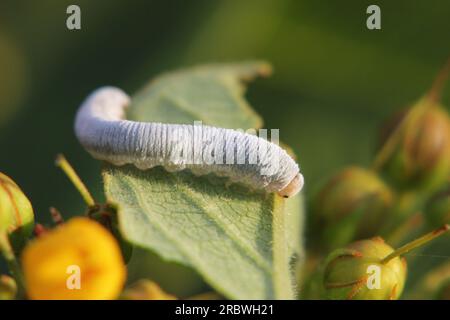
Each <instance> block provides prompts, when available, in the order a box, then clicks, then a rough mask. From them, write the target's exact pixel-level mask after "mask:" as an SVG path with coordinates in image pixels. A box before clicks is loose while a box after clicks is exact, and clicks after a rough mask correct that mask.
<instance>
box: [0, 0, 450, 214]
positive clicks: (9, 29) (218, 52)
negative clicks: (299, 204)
mask: <svg viewBox="0 0 450 320" xmlns="http://www.w3.org/2000/svg"><path fill="white" fill-rule="evenodd" d="M70 4H77V5H79V6H80V7H81V14H82V18H81V20H82V29H81V30H79V31H73V30H72V31H71V30H68V29H67V28H66V18H67V14H66V8H67V6H68V5H70ZM370 4H378V5H379V6H380V7H381V11H382V30H376V31H370V30H368V29H367V28H366V18H367V15H366V13H365V12H366V8H367V6H368V5H370ZM449 17H450V2H449V1H446V0H414V1H412V0H408V1H407V0H396V1H392V0H386V1H365V0H345V1H333V0H328V1H314V0H254V1H253V0H246V1H238V0H218V1H210V0H202V1H144V0H127V1H125V0H122V1H119V0H108V1H88V0H83V1H74V0H71V1H66V0H58V1H56V0H40V1H24V0H22V1H18V0H1V1H0V171H2V172H4V173H6V174H7V175H9V176H11V177H12V178H13V179H14V180H15V181H16V182H17V183H18V184H19V185H20V186H21V187H22V189H23V190H24V191H25V193H26V194H27V195H28V196H29V198H30V200H31V201H32V203H33V205H34V208H35V211H36V215H37V219H38V220H39V221H41V222H47V221H49V220H50V219H49V214H48V208H49V207H50V206H55V207H57V208H58V209H60V210H61V211H62V212H63V213H64V214H65V215H66V216H68V215H73V214H80V213H82V211H83V210H84V204H83V202H82V200H81V198H80V197H79V195H78V193H77V192H76V191H75V189H74V188H73V187H72V186H71V185H70V183H69V182H68V180H67V179H66V177H65V176H64V175H63V174H62V173H61V172H60V171H59V170H58V169H57V168H56V167H55V166H54V159H55V155H56V154H57V153H60V152H62V153H64V154H65V155H66V156H67V158H68V159H69V160H70V161H71V162H72V164H73V165H74V166H75V167H76V169H77V171H78V172H79V173H80V175H81V176H82V178H83V179H84V180H85V181H86V183H87V185H88V186H89V188H90V189H91V190H93V192H94V194H95V195H96V197H97V198H98V199H102V187H101V177H100V164H99V163H98V162H97V161H94V160H93V159H92V158H91V157H90V156H89V155H88V154H87V153H86V152H85V151H84V150H83V149H82V148H81V146H80V145H79V144H78V142H77V140H76V139H75V136H74V133H73V120H74V115H75V112H76V110H77V108H78V106H79V104H80V102H81V101H82V100H83V99H84V97H85V96H86V95H87V94H88V93H89V92H90V91H92V90H93V89H95V88H97V87H99V86H101V85H106V84H110V85H116V86H119V87H121V88H123V89H124V90H125V91H127V92H130V93H133V92H135V91H136V90H138V89H139V88H140V87H141V86H142V85H144V84H145V83H146V82H147V81H148V80H149V79H150V78H152V77H154V76H155V75H157V74H158V73H160V72H163V71H167V70H170V69H176V68H179V67H185V66H189V65H195V64H200V63H205V62H221V61H240V60H248V59H254V58H256V59H266V60H268V61H270V62H271V63H272V65H273V67H274V71H275V72H274V74H273V76H272V77H271V78H269V79H263V80H257V81H256V82H255V83H254V84H252V85H251V86H250V88H249V91H248V95H247V96H248V99H249V100H250V102H251V104H252V105H253V106H254V108H255V109H256V110H257V111H258V112H259V113H260V114H261V115H262V116H263V117H264V119H265V127H266V128H279V129H280V135H281V139H282V140H283V141H284V142H286V143H287V144H289V145H290V146H292V147H293V149H294V150H295V151H296V153H297V155H298V158H299V162H300V164H301V167H302V170H303V172H304V175H305V177H306V181H307V185H306V189H305V192H306V194H307V195H309V194H310V193H311V192H312V191H313V190H314V188H315V187H316V186H317V185H318V184H320V182H321V181H323V180H324V179H325V178H326V177H328V176H329V175H330V174H331V173H333V172H334V171H335V170H336V169H338V168H341V167H343V166H345V165H348V164H360V165H368V164H369V163H370V159H371V158H372V156H373V152H374V146H375V140H376V134H377V131H376V130H377V127H378V126H379V124H380V122H381V121H382V120H383V119H384V118H386V117H387V116H388V115H389V114H391V113H392V112H393V111H394V110H397V109H398V108H401V107H404V106H406V105H408V103H410V102H413V101H415V100H416V99H417V98H419V97H420V96H421V95H422V94H423V93H425V91H426V90H427V89H428V88H429V87H430V85H431V82H432V80H433V78H434V76H435V75H436V73H437V71H438V70H439V68H440V67H441V66H442V65H443V63H444V61H445V60H446V59H447V57H448V56H449V55H450V41H449V39H450V18H449ZM449 87H450V86H448V88H447V90H446V92H445V94H444V97H443V101H444V104H446V105H450V98H449V96H450V90H449Z"/></svg>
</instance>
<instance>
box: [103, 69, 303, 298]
mask: <svg viewBox="0 0 450 320" xmlns="http://www.w3.org/2000/svg"><path fill="white" fill-rule="evenodd" d="M268 73H270V67H269V65H267V64H265V63H261V62H250V63H241V64H218V65H205V66H201V67H195V68H191V69H186V70H182V71H178V72H173V73H167V74H164V75H162V76H160V77H158V78H157V79H155V80H154V81H152V82H151V83H150V84H149V85H148V86H147V87H145V88H144V89H143V90H142V91H140V92H139V93H138V94H137V95H136V96H135V97H134V98H133V100H132V105H131V107H130V109H129V118H130V119H133V120H138V121H148V122H150V121H154V122H157V121H158V122H165V123H193V121H194V120H195V121H198V120H201V121H203V123H204V124H206V125H214V126H221V127H227V128H244V129H247V128H258V127H260V126H261V124H262V122H261V119H260V117H259V116H258V115H257V114H256V113H255V112H254V111H253V110H252V109H251V108H250V106H249V105H248V104H247V102H246V101H245V99H244V98H243V93H244V89H245V88H244V86H243V82H242V81H244V80H245V81H248V80H250V79H252V78H254V77H255V76H257V75H267V74H268ZM103 176H104V182H105V191H106V195H107V197H108V200H109V201H111V202H113V203H115V204H116V205H117V206H118V213H119V223H120V229H121V231H122V233H123V235H124V237H125V238H126V239H128V240H129V241H130V242H132V243H133V244H135V245H137V246H139V247H142V248H145V249H148V250H151V251H153V252H155V253H157V254H158V255H160V256H161V257H162V258H164V259H167V260H168V261H173V262H177V263H180V264H183V265H186V266H189V267H192V268H193V269H194V270H196V271H197V272H198V273H199V274H200V275H201V276H202V277H203V278H204V279H205V280H206V281H207V282H208V283H209V284H210V285H211V286H212V287H213V288H214V289H216V290H217V291H218V292H220V293H221V294H223V295H224V296H225V297H227V298H230V299H275V298H280V299H289V298H293V297H294V293H293V285H292V283H293V279H292V276H291V274H292V272H291V271H292V270H291V267H290V261H291V258H292V256H293V255H294V253H296V254H301V225H302V221H301V219H302V212H301V201H300V199H299V198H297V197H294V198H293V199H289V200H288V201H285V200H284V199H281V198H280V197H278V196H276V195H274V194H265V193H262V192H252V191H250V190H248V189H247V188H245V187H243V186H239V185H231V186H227V185H226V179H225V178H219V177H216V176H213V175H208V176H203V177H196V176H194V175H193V174H192V173H190V172H189V171H182V172H176V173H170V172H167V171H166V170H164V169H163V168H161V167H157V168H153V169H151V170H146V171H141V170H138V169H136V168H135V167H134V166H131V165H128V166H124V167H115V166H113V165H109V164H106V165H105V167H104V171H103Z"/></svg>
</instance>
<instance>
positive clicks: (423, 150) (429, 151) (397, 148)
mask: <svg viewBox="0 0 450 320" xmlns="http://www.w3.org/2000/svg"><path fill="white" fill-rule="evenodd" d="M380 147H381V151H380V152H379V153H378V155H379V156H380V157H377V160H376V164H375V165H376V166H377V167H379V168H380V169H382V171H383V172H384V174H385V175H386V177H387V178H388V179H389V180H390V181H391V182H392V183H393V184H395V185H396V186H397V187H399V188H401V189H419V190H422V191H426V192H432V191H434V190H436V188H438V187H440V186H441V185H442V184H443V183H444V182H445V181H446V180H447V179H448V176H449V174H450V119H449V116H448V114H447V112H446V111H445V110H444V108H442V107H441V106H440V105H439V104H436V103H435V102H433V100H431V99H429V98H428V97H426V98H423V99H421V100H420V101H419V102H418V103H417V104H416V105H414V106H413V107H412V108H410V109H409V110H407V111H403V112H401V113H400V114H397V115H395V116H394V117H393V118H392V119H391V120H390V121H389V122H388V124H387V125H385V126H384V129H382V134H381V143H380Z"/></svg>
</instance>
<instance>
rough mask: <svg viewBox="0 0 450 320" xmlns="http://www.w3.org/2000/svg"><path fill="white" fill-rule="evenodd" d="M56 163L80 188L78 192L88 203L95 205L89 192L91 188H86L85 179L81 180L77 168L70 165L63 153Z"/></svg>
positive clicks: (77, 187)
mask: <svg viewBox="0 0 450 320" xmlns="http://www.w3.org/2000/svg"><path fill="white" fill-rule="evenodd" d="M55 163H56V165H57V166H58V167H60V168H61V170H62V171H63V172H64V173H65V174H66V175H67V177H68V178H69V179H70V181H71V182H72V183H73V185H74V186H75V188H76V189H77V190H78V192H79V193H80V194H81V196H82V197H83V199H84V201H85V202H86V204H87V205H88V206H89V207H92V206H94V205H95V201H94V198H93V197H92V195H91V194H90V193H89V190H88V189H87V188H86V185H85V184H84V183H83V181H81V179H80V177H79V176H78V174H77V173H76V172H75V170H74V169H73V167H72V166H71V165H70V163H69V162H68V161H67V160H66V158H65V157H64V156H63V155H62V154H59V155H58V156H57V157H56V161H55Z"/></svg>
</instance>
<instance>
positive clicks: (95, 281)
mask: <svg viewBox="0 0 450 320" xmlns="http://www.w3.org/2000/svg"><path fill="white" fill-rule="evenodd" d="M22 264H23V271H24V275H25V284H26V289H27V294H28V297H29V298H31V299H80V300H81V299H99V300H103V299H114V298H117V297H118V295H119V294H120V291H121V289H122V286H123V284H124V282H125V276H126V270H125V265H124V263H123V259H122V255H121V252H120V249H119V246H118V243H117V241H116V240H115V239H114V237H113V236H112V235H111V233H110V232H108V231H107V230H106V229H105V228H104V227H102V226H101V225H100V224H98V223H97V222H95V221H93V220H90V219H88V218H82V217H77V218H73V219H71V220H70V221H69V222H67V223H65V224H63V225H61V226H59V227H57V228H56V229H54V230H52V231H50V232H48V233H46V234H43V235H42V236H41V237H40V238H38V239H36V240H35V241H33V242H31V243H30V244H29V245H28V246H27V247H26V248H25V250H24V252H23V256H22Z"/></svg>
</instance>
